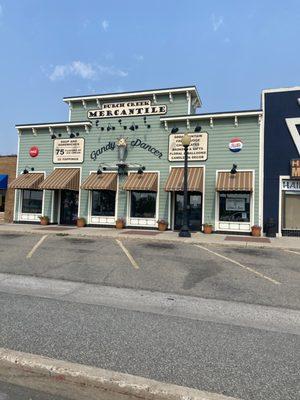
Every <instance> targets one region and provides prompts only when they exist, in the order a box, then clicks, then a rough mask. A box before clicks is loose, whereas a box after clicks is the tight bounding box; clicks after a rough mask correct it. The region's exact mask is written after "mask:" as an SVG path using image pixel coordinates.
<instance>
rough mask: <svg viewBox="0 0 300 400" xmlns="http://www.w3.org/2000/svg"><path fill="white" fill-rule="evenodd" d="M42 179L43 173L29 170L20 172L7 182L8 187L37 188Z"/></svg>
mask: <svg viewBox="0 0 300 400" xmlns="http://www.w3.org/2000/svg"><path fill="white" fill-rule="evenodd" d="M43 180H44V174H41V173H37V172H29V173H28V174H21V175H19V176H18V177H17V178H16V179H14V180H13V181H12V182H11V183H10V184H9V186H8V187H9V189H30V190H37V189H39V185H40V184H41V183H42V182H43Z"/></svg>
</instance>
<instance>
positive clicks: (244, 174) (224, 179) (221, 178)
mask: <svg viewBox="0 0 300 400" xmlns="http://www.w3.org/2000/svg"><path fill="white" fill-rule="evenodd" d="M216 190H217V191H219V192H220V191H245V192H252V190H253V173H252V171H241V172H237V173H236V174H231V173H230V172H219V173H218V179H217V187H216Z"/></svg>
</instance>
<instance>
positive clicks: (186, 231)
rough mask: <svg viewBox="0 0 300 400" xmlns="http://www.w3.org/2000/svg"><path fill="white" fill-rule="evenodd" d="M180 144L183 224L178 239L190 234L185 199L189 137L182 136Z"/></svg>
mask: <svg viewBox="0 0 300 400" xmlns="http://www.w3.org/2000/svg"><path fill="white" fill-rule="evenodd" d="M181 143H182V145H183V147H184V174H183V215H182V216H183V218H182V219H183V221H182V222H183V224H182V227H181V229H180V231H179V234H178V236H180V237H191V232H190V231H189V226H188V213H187V198H188V191H187V185H188V147H189V145H190V143H191V137H190V136H189V135H188V134H187V133H186V134H185V135H183V137H182V140H181Z"/></svg>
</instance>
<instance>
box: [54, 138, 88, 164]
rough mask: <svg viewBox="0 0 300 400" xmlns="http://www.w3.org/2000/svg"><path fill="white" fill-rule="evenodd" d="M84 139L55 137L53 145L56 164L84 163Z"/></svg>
mask: <svg viewBox="0 0 300 400" xmlns="http://www.w3.org/2000/svg"><path fill="white" fill-rule="evenodd" d="M83 155H84V139H83V138H77V139H55V140H54V147H53V163H54V164H72V163H82V162H83Z"/></svg>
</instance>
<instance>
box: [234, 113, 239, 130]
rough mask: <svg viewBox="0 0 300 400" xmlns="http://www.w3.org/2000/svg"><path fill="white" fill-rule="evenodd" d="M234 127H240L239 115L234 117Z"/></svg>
mask: <svg viewBox="0 0 300 400" xmlns="http://www.w3.org/2000/svg"><path fill="white" fill-rule="evenodd" d="M234 126H235V127H237V126H239V122H238V117H237V115H236V116H235V117H234Z"/></svg>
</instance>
